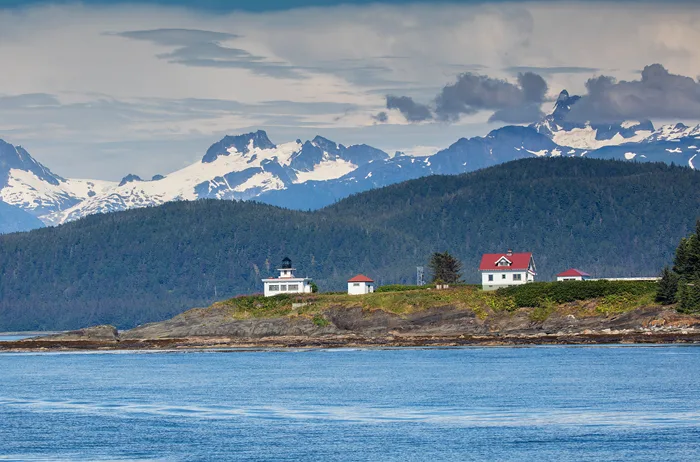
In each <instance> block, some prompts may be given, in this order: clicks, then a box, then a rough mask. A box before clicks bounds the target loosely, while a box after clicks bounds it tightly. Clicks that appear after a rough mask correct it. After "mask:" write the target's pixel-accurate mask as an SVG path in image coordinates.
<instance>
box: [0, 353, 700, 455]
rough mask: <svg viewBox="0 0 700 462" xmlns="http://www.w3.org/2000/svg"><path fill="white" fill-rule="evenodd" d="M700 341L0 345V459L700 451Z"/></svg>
mask: <svg viewBox="0 0 700 462" xmlns="http://www.w3.org/2000/svg"><path fill="white" fill-rule="evenodd" d="M699 371H700V348H698V347H591V348H583V347H569V348H566V347H533V348H465V349H425V350H420V349H406V350H315V351H260V352H172V353H162V352H161V353H125V352H122V353H55V354H0V459H10V460H253V461H258V460H260V461H261V460H288V461H297V460H318V461H334V460H352V461H355V460H356V461H365V460H372V461H374V460H382V461H383V460H395V461H426V460H428V461H438V460H460V461H470V460H499V461H523V460H555V461H582V460H604V461H623V460H624V461H626V462H629V461H659V460H678V461H691V460H700V374H699Z"/></svg>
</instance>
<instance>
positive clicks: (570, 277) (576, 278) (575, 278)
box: [557, 276, 583, 281]
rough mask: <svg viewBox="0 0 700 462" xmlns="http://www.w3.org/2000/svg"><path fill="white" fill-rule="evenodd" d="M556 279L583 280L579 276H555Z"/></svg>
mask: <svg viewBox="0 0 700 462" xmlns="http://www.w3.org/2000/svg"><path fill="white" fill-rule="evenodd" d="M557 281H583V278H582V277H581V276H563V277H560V276H557Z"/></svg>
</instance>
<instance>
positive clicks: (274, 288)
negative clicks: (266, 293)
mask: <svg viewBox="0 0 700 462" xmlns="http://www.w3.org/2000/svg"><path fill="white" fill-rule="evenodd" d="M279 290H280V286H279V284H271V285H270V292H277V291H279Z"/></svg>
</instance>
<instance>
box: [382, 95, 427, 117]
mask: <svg viewBox="0 0 700 462" xmlns="http://www.w3.org/2000/svg"><path fill="white" fill-rule="evenodd" d="M386 108H387V109H398V110H399V111H400V112H401V114H403V116H404V117H405V118H406V120H408V121H409V122H422V121H424V120H430V119H432V118H433V114H432V113H431V112H430V108H429V107H428V106H426V105H425V104H420V103H416V102H415V101H414V100H413V98H411V97H410V96H393V95H387V97H386Z"/></svg>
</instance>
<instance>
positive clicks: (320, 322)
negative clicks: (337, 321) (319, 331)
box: [312, 314, 331, 327]
mask: <svg viewBox="0 0 700 462" xmlns="http://www.w3.org/2000/svg"><path fill="white" fill-rule="evenodd" d="M312 322H313V323H314V325H315V326H318V327H326V326H329V325H330V324H331V322H330V321H329V320H328V319H326V318H324V317H323V315H320V314H317V315H316V316H314V317H313V319H312Z"/></svg>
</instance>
